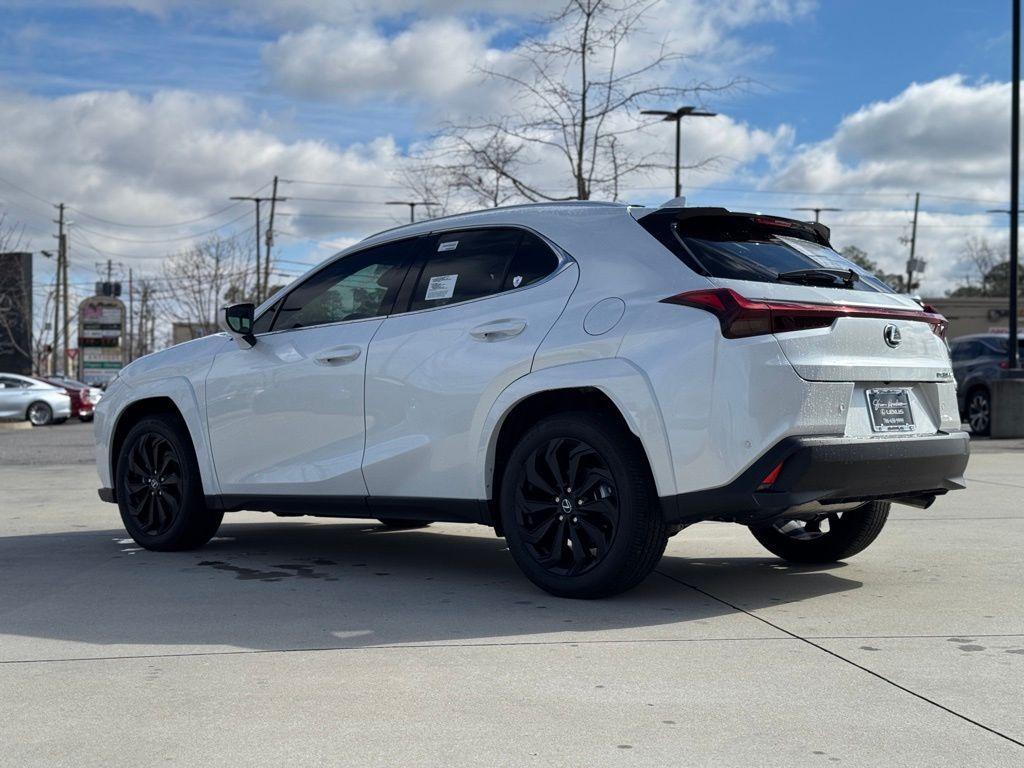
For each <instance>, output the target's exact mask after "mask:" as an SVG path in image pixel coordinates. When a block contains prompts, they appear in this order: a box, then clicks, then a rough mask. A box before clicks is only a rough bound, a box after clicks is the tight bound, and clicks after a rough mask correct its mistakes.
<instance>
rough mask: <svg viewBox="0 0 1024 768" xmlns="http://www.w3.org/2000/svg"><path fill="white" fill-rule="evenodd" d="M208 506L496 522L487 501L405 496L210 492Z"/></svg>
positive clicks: (316, 514)
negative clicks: (248, 494)
mask: <svg viewBox="0 0 1024 768" xmlns="http://www.w3.org/2000/svg"><path fill="white" fill-rule="evenodd" d="M206 506H207V507H208V508H210V509H214V510H223V511H224V512H237V511H239V510H243V509H247V510H251V511H254V512H273V513H275V514H277V515H282V516H285V517H301V516H303V515H309V516H312V517H359V518H365V517H375V518H385V519H386V518H397V519H403V520H423V521H429V522H437V523H479V524H480V525H493V522H492V520H491V515H490V510H489V509H488V505H487V502H486V501H483V500H480V499H424V498H415V497H409V498H406V497H401V496H285V495H278V494H273V495H266V496H247V495H221V496H207V497H206Z"/></svg>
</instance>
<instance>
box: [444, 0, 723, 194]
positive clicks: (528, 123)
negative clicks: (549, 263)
mask: <svg viewBox="0 0 1024 768" xmlns="http://www.w3.org/2000/svg"><path fill="white" fill-rule="evenodd" d="M657 4H658V1H657V0H567V2H566V3H565V5H564V6H563V7H562V8H561V10H559V11H558V12H557V13H555V14H554V15H552V16H549V17H548V18H546V19H544V20H543V23H542V25H541V26H542V31H541V33H540V34H539V35H538V36H537V37H535V38H533V39H530V40H527V41H526V42H525V43H523V44H522V45H520V46H519V48H518V49H517V51H516V53H515V54H514V56H513V62H512V65H511V66H510V67H508V68H504V69H500V70H499V69H487V70H484V72H485V74H486V75H487V76H488V77H490V78H492V79H493V80H495V81H499V82H504V83H506V84H509V85H511V86H512V91H513V93H514V94H515V95H514V103H515V109H514V111H513V113H512V114H511V115H509V116H507V117H504V118H501V119H496V120H487V119H485V120H483V121H482V122H481V123H479V124H477V125H475V126H461V127H451V128H450V129H449V131H448V132H449V133H450V134H451V135H453V136H457V137H458V136H461V137H462V141H463V142H464V143H465V144H467V145H469V146H468V149H469V152H468V153H467V157H468V160H469V162H470V163H471V164H472V165H473V166H474V167H476V168H481V169H485V170H487V171H488V172H489V173H492V174H494V175H495V176H496V177H497V178H499V179H501V180H502V181H503V183H505V184H508V185H511V187H512V188H513V189H514V190H515V192H516V193H518V195H520V196H522V197H523V198H526V199H528V200H571V199H580V200H587V199H589V198H590V197H592V196H593V195H594V194H595V193H603V194H610V195H613V196H615V195H617V193H618V190H619V188H620V184H621V182H622V181H623V180H624V179H626V178H628V177H630V176H631V175H633V174H637V173H642V172H645V171H651V170H654V169H656V168H665V167H667V166H666V163H665V160H664V155H663V154H662V153H659V152H637V151H635V150H632V149H630V148H629V147H628V146H627V142H625V141H623V139H624V137H625V136H626V135H627V134H631V133H635V132H636V131H638V130H640V129H642V128H643V127H644V126H645V125H646V123H645V122H644V121H643V120H642V119H641V118H640V116H639V115H638V112H639V108H640V106H642V105H643V104H645V103H648V102H651V101H656V100H662V99H680V98H689V99H695V100H698V101H699V100H700V98H701V96H702V95H703V94H704V93H707V92H709V91H716V90H721V89H723V88H727V87H730V86H731V85H733V84H734V83H729V84H727V85H722V86H714V85H710V84H708V83H704V82H691V83H688V84H686V85H665V84H662V83H661V82H660V81H659V78H664V77H666V76H675V74H676V68H677V67H678V66H679V65H680V64H681V63H682V61H683V59H684V57H683V55H682V54H680V53H677V52H674V51H673V50H671V48H670V44H669V41H668V40H667V39H664V38H663V39H661V40H654V41H653V42H648V36H647V33H646V32H647V31H646V29H645V21H646V17H647V15H648V13H649V12H650V11H651V9H652V8H653V7H654V6H655V5H657ZM629 43H635V45H633V46H628V44H629ZM643 45H646V46H648V48H649V50H650V52H649V53H648V54H647V55H645V56H643V57H642V59H641V60H640V61H639V63H637V57H636V50H637V49H638V48H639V47H640V46H643ZM627 47H629V48H630V50H629V51H627ZM627 53H628V54H629V55H627ZM627 61H628V62H629V63H625V62H627ZM480 136H482V137H483V140H481V139H480V138H479V137H480ZM523 147H530V148H531V149H533V150H536V151H537V152H539V153H541V154H546V155H553V156H554V158H556V159H557V162H559V163H561V164H562V167H563V168H564V169H565V170H566V171H568V178H570V179H571V180H572V187H573V192H571V193H569V194H558V193H554V192H552V191H551V190H544V189H542V188H541V187H540V185H538V184H535V183H531V182H530V181H528V180H527V177H526V175H525V174H524V173H522V172H520V168H519V167H517V166H518V164H513V166H512V167H511V168H510V167H509V165H508V163H507V162H504V161H503V153H504V154H505V155H506V158H505V159H507V153H508V152H509V151H510V150H514V151H515V157H514V159H516V160H521V159H522V158H520V157H519V153H520V152H521V151H522V148H523Z"/></svg>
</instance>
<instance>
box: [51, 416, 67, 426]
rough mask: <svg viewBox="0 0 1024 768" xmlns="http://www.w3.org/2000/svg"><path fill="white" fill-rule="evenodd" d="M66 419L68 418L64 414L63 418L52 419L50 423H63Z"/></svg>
mask: <svg viewBox="0 0 1024 768" xmlns="http://www.w3.org/2000/svg"><path fill="white" fill-rule="evenodd" d="M67 420H68V417H67V416H65V417H64V418H62V419H54V420H53V422H52V423H53V424H63V423H64V422H66V421H67Z"/></svg>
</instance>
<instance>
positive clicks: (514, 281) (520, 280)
mask: <svg viewBox="0 0 1024 768" xmlns="http://www.w3.org/2000/svg"><path fill="white" fill-rule="evenodd" d="M522 284H523V276H522V275H516V276H515V277H513V278H512V287H513V288H518V287H519V286H520V285H522Z"/></svg>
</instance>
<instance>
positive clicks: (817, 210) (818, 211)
mask: <svg viewBox="0 0 1024 768" xmlns="http://www.w3.org/2000/svg"><path fill="white" fill-rule="evenodd" d="M793 210H794V211H814V223H815V224H818V223H819V222H821V212H822V211H841V210H843V209H842V208H794V209H793Z"/></svg>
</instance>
